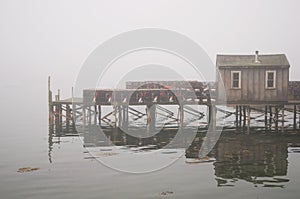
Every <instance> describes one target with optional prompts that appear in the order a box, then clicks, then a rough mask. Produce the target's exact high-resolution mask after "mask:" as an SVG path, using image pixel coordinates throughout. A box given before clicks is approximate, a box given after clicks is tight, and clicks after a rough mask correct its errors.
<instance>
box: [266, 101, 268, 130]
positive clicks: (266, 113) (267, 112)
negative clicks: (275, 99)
mask: <svg viewBox="0 0 300 199" xmlns="http://www.w3.org/2000/svg"><path fill="white" fill-rule="evenodd" d="M267 127H268V106H265V129H267Z"/></svg>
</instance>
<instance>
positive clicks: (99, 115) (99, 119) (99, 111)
mask: <svg viewBox="0 0 300 199" xmlns="http://www.w3.org/2000/svg"><path fill="white" fill-rule="evenodd" d="M101 117H102V116H101V105H100V104H99V105H98V122H99V125H101Z"/></svg>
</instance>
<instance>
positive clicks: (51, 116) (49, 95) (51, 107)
mask: <svg viewBox="0 0 300 199" xmlns="http://www.w3.org/2000/svg"><path fill="white" fill-rule="evenodd" d="M48 108H49V113H48V114H49V127H51V128H53V123H54V121H53V120H54V119H53V117H54V111H53V103H52V91H51V79H50V76H48Z"/></svg>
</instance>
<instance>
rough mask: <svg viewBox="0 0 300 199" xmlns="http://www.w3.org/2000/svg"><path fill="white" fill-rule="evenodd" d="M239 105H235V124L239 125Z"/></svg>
mask: <svg viewBox="0 0 300 199" xmlns="http://www.w3.org/2000/svg"><path fill="white" fill-rule="evenodd" d="M238 113H239V106H235V125H236V127H238V122H239V115H238Z"/></svg>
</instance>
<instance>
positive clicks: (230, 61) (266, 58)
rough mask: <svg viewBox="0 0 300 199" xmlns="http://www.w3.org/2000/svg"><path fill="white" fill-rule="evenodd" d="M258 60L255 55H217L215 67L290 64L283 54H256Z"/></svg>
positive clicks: (285, 65)
mask: <svg viewBox="0 0 300 199" xmlns="http://www.w3.org/2000/svg"><path fill="white" fill-rule="evenodd" d="M258 60H259V61H258V62H255V55H217V67H231V66H232V67H234V66H238V67H243V66H245V67H249V66H280V67H289V66H290V64H289V62H288V60H287V57H286V55H285V54H267V55H266V54H265V55H258Z"/></svg>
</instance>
